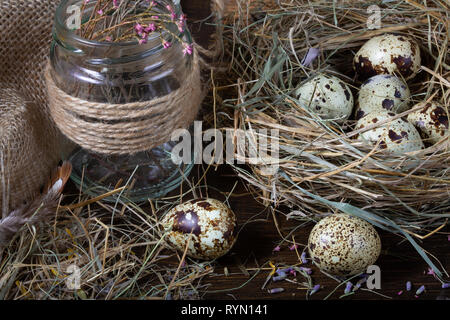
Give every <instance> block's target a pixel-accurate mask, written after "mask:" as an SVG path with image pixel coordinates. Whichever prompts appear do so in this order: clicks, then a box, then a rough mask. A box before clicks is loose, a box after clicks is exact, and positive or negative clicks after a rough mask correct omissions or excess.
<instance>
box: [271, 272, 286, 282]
mask: <svg viewBox="0 0 450 320" xmlns="http://www.w3.org/2000/svg"><path fill="white" fill-rule="evenodd" d="M286 278H287V274H282V275H279V276H275V277H273V278H272V281H273V282H277V281H282V280H284V279H286Z"/></svg>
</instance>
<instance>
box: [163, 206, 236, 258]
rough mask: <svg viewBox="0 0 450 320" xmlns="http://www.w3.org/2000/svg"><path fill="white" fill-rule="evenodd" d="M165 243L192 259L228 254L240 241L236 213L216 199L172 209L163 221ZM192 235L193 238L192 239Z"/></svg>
mask: <svg viewBox="0 0 450 320" xmlns="http://www.w3.org/2000/svg"><path fill="white" fill-rule="evenodd" d="M161 222H162V225H163V226H164V228H165V229H166V231H167V232H168V234H167V237H166V240H167V242H168V243H169V244H171V245H172V246H173V247H175V248H176V249H177V250H179V251H182V252H183V251H184V250H185V248H186V245H187V243H188V241H189V238H190V237H191V239H190V241H189V246H188V248H187V253H186V255H187V256H189V257H191V258H196V259H203V260H213V259H216V258H219V257H221V256H223V255H225V254H226V253H227V252H228V251H229V250H230V249H231V247H232V246H233V245H234V243H235V241H236V239H237V222H236V216H235V215H234V213H233V211H231V209H230V208H228V207H227V206H226V205H225V204H223V203H222V202H220V201H218V200H215V199H211V198H208V199H196V200H190V201H187V202H185V203H182V204H179V205H178V206H176V207H174V208H173V209H171V210H170V211H169V212H168V213H167V214H166V215H165V216H164V218H163V219H162V221H161ZM191 234H192V236H191Z"/></svg>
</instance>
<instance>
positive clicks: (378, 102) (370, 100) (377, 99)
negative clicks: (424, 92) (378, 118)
mask: <svg viewBox="0 0 450 320" xmlns="http://www.w3.org/2000/svg"><path fill="white" fill-rule="evenodd" d="M410 96H411V94H410V91H409V88H408V86H407V85H406V83H404V82H403V80H401V79H400V78H397V77H396V76H393V75H390V74H379V75H376V76H373V77H371V78H369V79H367V81H366V82H364V83H363V85H362V86H361V88H360V89H359V94H358V103H357V108H356V109H357V110H356V120H359V119H361V118H362V117H363V116H365V115H366V114H368V113H370V112H372V111H379V110H381V111H383V110H384V111H392V112H395V113H400V112H403V111H405V110H407V109H408V107H409V100H410Z"/></svg>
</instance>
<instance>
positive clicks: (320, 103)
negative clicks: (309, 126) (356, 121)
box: [296, 75, 353, 121]
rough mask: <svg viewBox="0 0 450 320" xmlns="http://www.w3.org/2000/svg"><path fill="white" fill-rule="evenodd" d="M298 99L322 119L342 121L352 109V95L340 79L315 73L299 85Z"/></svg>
mask: <svg viewBox="0 0 450 320" xmlns="http://www.w3.org/2000/svg"><path fill="white" fill-rule="evenodd" d="M296 95H297V97H298V100H299V101H300V102H302V104H303V105H304V106H306V107H307V108H308V110H310V111H311V112H314V113H315V114H317V115H319V116H320V117H321V118H322V119H332V120H336V121H344V120H346V119H348V118H349V117H350V115H351V113H352V110H353V95H352V92H351V90H350V88H349V87H348V85H347V84H345V83H344V82H343V81H342V80H341V79H339V78H337V77H334V76H325V75H317V76H315V77H313V78H312V79H310V80H309V81H307V82H306V83H304V84H303V85H302V86H300V87H299V88H298V89H297V91H296Z"/></svg>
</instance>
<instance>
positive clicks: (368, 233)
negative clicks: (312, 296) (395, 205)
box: [308, 213, 381, 276]
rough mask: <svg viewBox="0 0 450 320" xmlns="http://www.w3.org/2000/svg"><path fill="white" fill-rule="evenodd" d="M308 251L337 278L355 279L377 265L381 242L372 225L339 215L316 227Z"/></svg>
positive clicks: (317, 263)
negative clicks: (352, 277) (350, 277)
mask: <svg viewBox="0 0 450 320" xmlns="http://www.w3.org/2000/svg"><path fill="white" fill-rule="evenodd" d="M308 250H309V254H310V256H311V258H312V260H313V262H314V264H316V265H317V266H318V267H319V269H321V270H323V271H325V272H327V273H330V274H332V275H336V276H351V275H355V274H358V273H361V272H365V271H366V269H367V267H368V266H370V265H373V264H374V263H375V261H376V260H377V259H378V256H379V255H380V251H381V241H380V237H379V236H378V233H377V231H376V230H375V229H374V228H373V227H372V225H371V224H370V223H368V222H366V221H364V220H362V219H360V218H357V217H353V216H350V215H347V214H343V213H336V214H332V215H330V216H328V217H326V218H323V219H322V220H320V221H319V222H318V223H317V224H316V225H315V226H314V228H313V229H312V231H311V234H310V235H309V240H308Z"/></svg>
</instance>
